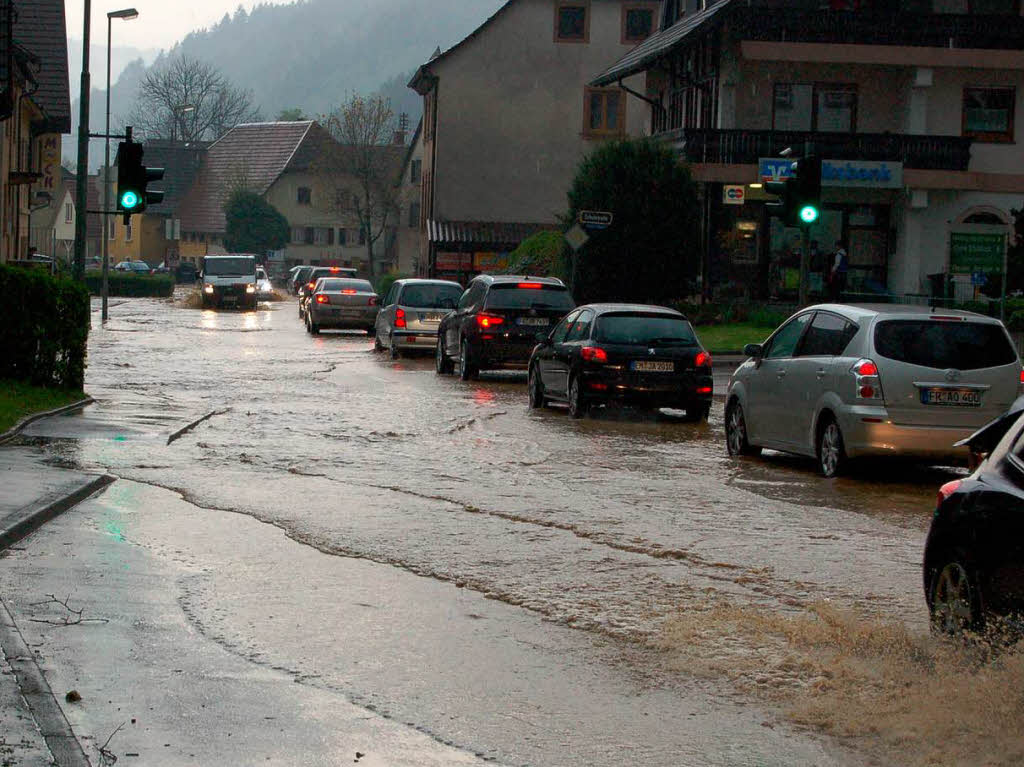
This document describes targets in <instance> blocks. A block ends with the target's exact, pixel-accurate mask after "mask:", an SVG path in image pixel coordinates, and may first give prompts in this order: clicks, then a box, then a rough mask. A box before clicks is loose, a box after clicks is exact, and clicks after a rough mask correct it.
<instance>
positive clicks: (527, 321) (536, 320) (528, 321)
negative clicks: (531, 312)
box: [519, 317, 550, 328]
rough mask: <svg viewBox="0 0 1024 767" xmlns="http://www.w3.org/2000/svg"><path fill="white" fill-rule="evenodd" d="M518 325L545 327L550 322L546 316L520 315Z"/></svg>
mask: <svg viewBox="0 0 1024 767" xmlns="http://www.w3.org/2000/svg"><path fill="white" fill-rule="evenodd" d="M519 324H520V325H529V326H531V327H536V328H546V327H547V326H548V325H549V324H550V323H549V322H548V319H547V318H546V317H520V318H519Z"/></svg>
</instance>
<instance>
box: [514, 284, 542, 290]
mask: <svg viewBox="0 0 1024 767" xmlns="http://www.w3.org/2000/svg"><path fill="white" fill-rule="evenodd" d="M516 287H517V288H523V289H525V290H540V289H541V288H543V287H544V286H543V285H541V284H540V283H539V282H520V283H519V284H518V285H516Z"/></svg>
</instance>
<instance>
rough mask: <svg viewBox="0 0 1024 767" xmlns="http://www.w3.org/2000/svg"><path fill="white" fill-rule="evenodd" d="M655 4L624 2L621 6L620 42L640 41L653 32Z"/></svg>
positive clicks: (627, 43) (624, 43)
mask: <svg viewBox="0 0 1024 767" xmlns="http://www.w3.org/2000/svg"><path fill="white" fill-rule="evenodd" d="M654 12H655V6H652V5H647V4H644V3H639V4H635V3H626V4H624V5H623V6H622V40H621V42H622V44H623V45H635V44H636V43H641V42H643V41H644V40H646V39H647V38H648V37H650V36H651V33H652V32H654Z"/></svg>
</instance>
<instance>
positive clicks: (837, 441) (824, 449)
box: [818, 417, 846, 479]
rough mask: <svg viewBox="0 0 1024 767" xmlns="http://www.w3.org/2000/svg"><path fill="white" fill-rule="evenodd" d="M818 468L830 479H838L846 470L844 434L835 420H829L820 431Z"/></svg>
mask: <svg viewBox="0 0 1024 767" xmlns="http://www.w3.org/2000/svg"><path fill="white" fill-rule="evenodd" d="M818 468H819V469H820V470H821V475H822V476H823V477H826V478H828V479H831V478H832V477H838V476H839V475H840V474H841V473H842V472H843V470H844V469H845V468H846V448H845V447H843V432H842V430H840V428H839V424H838V423H836V421H835V419H834V418H831V417H830V418H828V419H827V420H826V421H825V422H824V423H823V424H822V425H821V428H820V429H819V430H818Z"/></svg>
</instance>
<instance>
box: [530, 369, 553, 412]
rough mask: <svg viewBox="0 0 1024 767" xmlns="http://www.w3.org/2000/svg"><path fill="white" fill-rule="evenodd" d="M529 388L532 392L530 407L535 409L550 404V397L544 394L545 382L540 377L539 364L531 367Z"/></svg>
mask: <svg viewBox="0 0 1024 767" xmlns="http://www.w3.org/2000/svg"><path fill="white" fill-rule="evenodd" d="M527 388H528V391H529V394H530V407H531V408H533V409H534V410H537V409H539V408H543V407H547V406H548V398H547V397H545V396H544V382H543V381H542V380H541V378H540V371H539V370H537V366H536V365H533V366H532V367H531V368H530V374H529V378H528V383H527Z"/></svg>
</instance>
